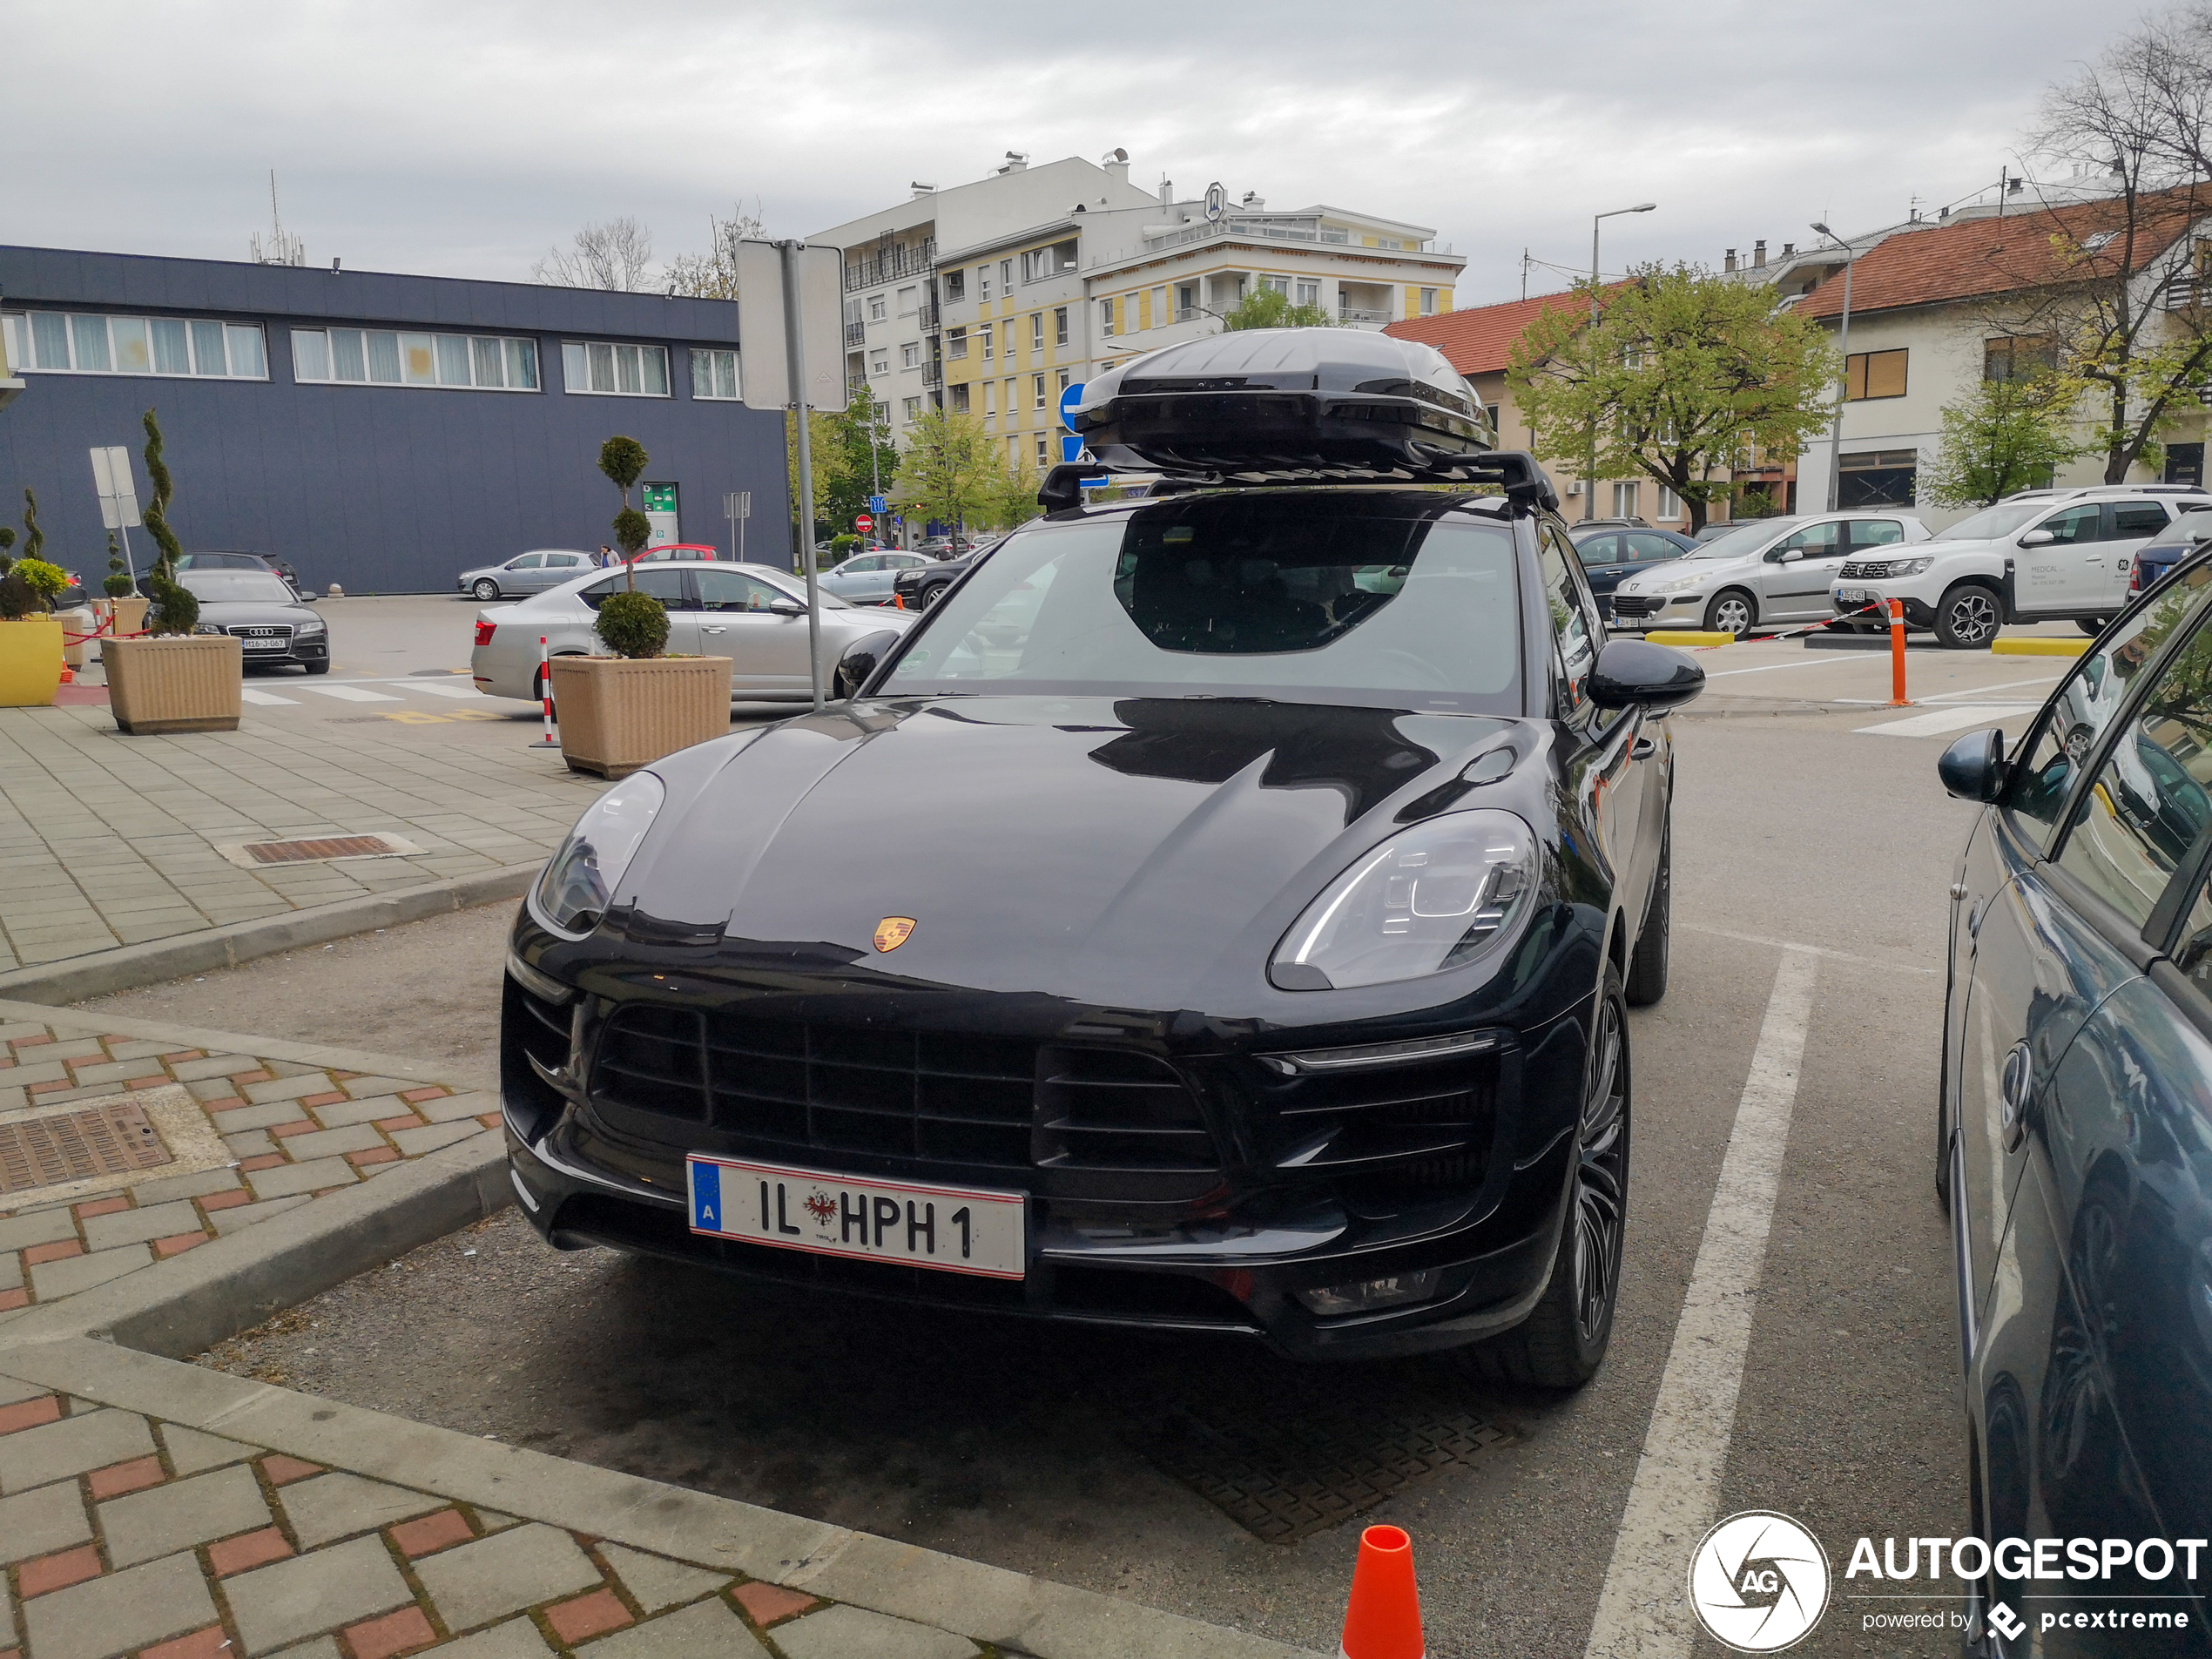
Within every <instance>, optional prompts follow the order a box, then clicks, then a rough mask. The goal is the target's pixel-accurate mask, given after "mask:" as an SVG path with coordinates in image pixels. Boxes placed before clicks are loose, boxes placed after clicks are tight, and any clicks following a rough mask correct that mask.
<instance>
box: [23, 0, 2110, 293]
mask: <svg viewBox="0 0 2212 1659" xmlns="http://www.w3.org/2000/svg"><path fill="white" fill-rule="evenodd" d="M7 15H8V17H9V27H8V30H7V44H6V48H5V55H4V62H5V67H6V81H7V87H8V91H7V94H6V96H5V98H0V241H7V242H15V243H28V244H33V245H37V246H59V247H82V248H102V249H115V250H120V251H125V252H132V253H170V254H189V255H199V256H203V257H212V258H218V259H242V258H244V257H245V256H246V239H247V236H248V235H249V233H252V232H253V231H254V230H256V229H261V228H265V227H266V224H267V219H268V202H267V189H268V185H267V173H268V169H270V168H271V167H273V168H275V169H276V170H277V174H278V180H279V184H280V189H281V192H282V199H283V207H284V217H285V222H286V225H287V228H289V229H293V230H296V231H298V232H299V233H301V234H302V235H303V236H304V237H305V239H306V241H307V255H308V258H309V260H311V261H313V262H315V263H318V264H320V263H322V262H325V261H327V260H329V259H330V258H331V257H332V256H333V255H334V254H335V255H341V256H342V257H343V258H344V260H345V261H346V263H347V266H351V267H354V268H359V269H370V270H394V271H416V272H428V273H441V274H449V275H460V276H476V277H493V278H509V279H524V278H527V277H528V276H529V272H530V268H531V266H532V264H533V263H534V262H535V260H536V259H537V257H538V256H539V255H540V254H541V253H543V252H544V250H545V249H546V247H547V246H549V245H550V244H551V243H553V242H555V241H556V240H561V239H565V238H566V236H567V235H568V234H569V233H570V232H571V231H573V230H574V229H575V228H576V227H577V226H578V225H580V224H582V223H583V222H584V221H586V220H590V219H604V218H607V217H610V216H612V215H615V214H617V213H624V212H629V213H634V214H636V215H637V216H638V217H639V218H640V219H644V221H645V222H646V223H647V224H648V225H649V226H651V230H652V233H653V236H654V239H655V245H656V251H657V252H658V253H659V254H661V255H662V256H663V257H666V256H668V255H671V254H674V253H681V252H685V251H686V250H688V249H691V248H695V247H698V246H702V245H703V244H704V243H705V238H706V219H707V215H708V214H709V212H715V211H721V212H727V211H728V208H729V206H730V204H731V202H732V200H733V199H738V198H743V199H745V200H746V201H747V202H748V203H751V202H752V201H753V200H754V199H758V200H759V204H760V206H761V208H762V210H763V212H764V215H765V219H766V220H767V222H768V225H769V227H770V230H771V232H772V233H775V234H791V233H806V232H809V231H813V230H816V229H819V228H820V227H821V226H825V225H829V224H833V223H836V222H838V221H839V220H840V219H846V218H847V217H850V216H852V215H853V214H857V213H860V212H867V211H868V210H870V209H873V208H876V207H880V206H887V205H888V204H890V203H892V202H894V201H896V200H898V199H900V198H902V197H903V196H904V195H905V194H906V187H907V182H908V180H910V179H928V180H932V181H934V182H936V183H939V184H952V183H957V182H960V181H963V180H966V179H974V178H978V177H981V176H982V175H983V174H984V173H985V172H988V170H989V169H990V168H991V167H992V166H994V165H996V163H997V161H998V159H999V158H1000V157H1001V155H1002V154H1003V152H1006V151H1008V150H1022V151H1027V152H1029V153H1030V155H1031V156H1032V158H1034V159H1036V160H1040V161H1042V160H1047V159H1051V158H1056V157H1059V156H1063V155H1083V156H1089V157H1091V158H1096V157H1097V156H1098V155H1099V154H1100V153H1101V152H1103V151H1105V150H1107V149H1109V148H1111V147H1113V146H1114V145H1121V146H1123V147H1124V148H1126V149H1127V150H1128V151H1129V152H1130V156H1131V158H1132V165H1131V168H1130V176H1131V178H1132V179H1133V180H1135V181H1136V182H1137V183H1140V184H1143V185H1148V186H1150V185H1157V183H1158V181H1159V179H1160V178H1161V176H1162V174H1163V173H1164V174H1166V175H1167V176H1168V177H1170V178H1171V179H1174V180H1175V182H1176V184H1177V186H1178V188H1179V189H1181V190H1183V191H1184V192H1196V191H1198V190H1203V189H1204V186H1205V185H1206V184H1207V183H1208V182H1209V181H1210V180H1212V179H1219V180H1221V181H1222V182H1223V183H1224V184H1225V185H1227V186H1228V187H1229V190H1230V192H1231V196H1232V197H1234V196H1238V195H1241V194H1242V193H1243V192H1245V191H1247V190H1257V191H1258V192H1261V194H1263V195H1264V196H1265V197H1266V198H1267V199H1268V200H1269V202H1270V203H1271V205H1273V206H1290V205H1297V204H1302V203H1305V202H1311V201H1316V200H1320V201H1329V202H1334V203H1338V204H1340V205H1343V206H1351V207H1360V208H1366V209H1370V210H1372V211H1376V212H1384V213H1387V214H1390V215H1392V216H1393V217H1397V218H1400V219H1410V220H1413V221H1415V222H1417V223H1421V224H1427V225H1433V226H1436V227H1437V230H1438V234H1439V236H1440V238H1441V239H1444V240H1447V241H1449V242H1451V243H1452V244H1453V246H1456V247H1457V248H1458V249H1459V250H1460V251H1461V252H1462V253H1468V254H1469V255H1470V256H1471V258H1470V262H1469V264H1468V266H1467V273H1466V275H1465V276H1464V278H1463V279H1462V280H1461V282H1460V292H1459V302H1460V304H1461V305H1468V304H1475V303H1480V302H1482V301H1485V300H1497V299H1505V298H1510V297H1513V296H1514V295H1515V294H1517V293H1519V292H1520V283H1521V264H1520V261H1521V250H1522V248H1523V247H1524V246H1527V247H1528V248H1529V249H1531V250H1532V251H1533V252H1534V254H1535V256H1536V257H1537V258H1539V259H1541V260H1552V261H1555V262H1559V263H1561V264H1565V265H1569V266H1572V265H1575V264H1576V263H1577V262H1579V261H1587V260H1588V249H1589V241H1588V238H1589V215H1590V214H1591V213H1592V212H1595V211H1597V210H1599V209H1602V208H1610V207H1615V206H1626V205H1628V204H1630V203H1633V202H1636V201H1639V200H1642V199H1656V201H1658V203H1659V204H1660V210H1659V211H1658V212H1654V213H1649V214H1645V215H1642V216H1641V217H1638V218H1634V219H1615V220H1612V221H1610V222H1609V225H1608V233H1607V243H1606V264H1607V266H1608V268H1617V266H1618V265H1619V264H1620V263H1622V262H1623V261H1626V260H1634V259H1652V258H1663V259H1675V258H1683V259H1692V260H1704V261H1707V262H1710V263H1715V264H1717V263H1718V261H1719V259H1720V254H1721V250H1722V249H1723V247H1724V246H1730V245H1734V246H1741V247H1744V248H1746V249H1748V248H1749V246H1750V243H1751V242H1752V241H1753V240H1754V239H1757V238H1758V237H1765V238H1766V239H1768V240H1769V242H1770V244H1772V245H1774V246H1777V247H1778V246H1779V245H1780V244H1781V243H1783V242H1784V241H1794V240H1806V239H1810V238H1809V233H1807V232H1806V229H1805V225H1806V221H1808V220H1809V219H1818V218H1821V217H1823V216H1824V215H1825V216H1828V217H1829V222H1831V223H1832V224H1834V225H1836V226H1838V228H1839V229H1841V228H1844V227H1846V226H1872V225H1876V224H1882V223H1887V222H1890V221H1892V220H1894V219H1901V218H1903V217H1904V216H1905V212H1906V210H1907V208H1908V206H1909V205H1910V204H1911V203H1912V200H1913V199H1914V198H1915V197H1916V196H1917V197H1918V198H1919V199H1920V200H1921V201H1922V202H1924V203H1927V204H1934V205H1939V204H1941V203H1944V202H1947V201H1951V200H1953V199H1957V198H1959V197H1961V196H1964V195H1966V193H1968V192H1971V191H1973V189H1975V188H1976V187H1977V186H1979V185H1982V184H1983V183H1985V182H1986V181H1993V180H1994V179H1995V177H1996V175H1997V172H1998V169H1999V167H2000V165H2006V164H2013V165H2017V160H2016V157H2017V146H2018V145H2019V143H2020V138H2019V134H2020V128H2021V125H2022V124H2023V122H2024V121H2025V119H2026V118H2027V116H2028V114H2029V113H2030V111H2032V109H2033V105H2034V102H2035V99H2036V97H2037V95H2038V94H2039V92H2040V90H2041V88H2042V86H2043V85H2044V84H2045V83H2047V81H2048V80H2049V79H2050V78H2053V77H2054V75H2058V74H2061V73H2064V72H2065V71H2067V68H2068V67H2069V65H2070V64H2073V63H2074V62H2076V61H2079V60H2081V59H2084V58H2087V57H2093V56H2094V54H2095V53H2096V52H2097V51H2099V50H2100V49H2101V46H2102V45H2103V44H2104V43H2105V41H2106V40H2107V37H2109V36H2110V35H2111V34H2113V33H2114V32H2115V31H2117V30H2119V29H2121V28H2124V27H2125V26H2126V25H2127V24H2128V21H2129V20H2130V17H2131V16H2132V14H2130V13H2127V12H2123V11H2120V10H2114V11H2110V12H2107V11H2105V10H2103V9H2102V8H2096V7H2087V6H2082V5H2080V4H2079V3H2077V0H2001V3H2000V0H1935V3H1929V0H1858V3H1855V4H1851V5H1842V6H1839V5H1837V4H1834V3H1831V0H1822V3H1807V0H1704V3H1702V4H1699V5H1696V6H1694V7H1692V6H1688V5H1683V4H1679V3H1676V4H1650V3H1646V4H1631V3H1624V0H1569V3H1541V0H1521V3H1514V4H1508V3H1500V0H1463V3H1436V0H1428V3H1415V4H1413V5H1397V6H1390V5H1372V4H1366V5H1363V4H1345V3H1343V0H1326V3H1322V0H1274V3H1270V4H1266V5H1261V6H1252V5H1233V6H1220V5H1217V6H1203V5H1194V4H1191V3H1189V0H1174V3H1154V0H1123V3H1119V4H1113V5H1108V6H1076V5H1060V6H1050V5H1045V6H1020V7H1007V6H1003V5H989V6H985V5H976V4H973V3H969V0H932V3H927V4H922V5H915V4H913V3H897V4H890V3H861V0H812V3H804V4H798V5H793V4H789V3H786V4H781V5H766V4H759V3H752V0H714V3H709V0H626V3H621V4H615V5H610V4H607V3H604V0H592V3H584V0H532V3H528V4H524V3H519V0H436V3H432V0H373V3H371V0H289V3H282V4H278V3H246V0H15V3H14V4H12V5H10V6H9V7H8V8H7ZM1559 286H1563V279H1560V278H1557V277H1554V276H1551V275H1549V274H1548V273H1544V272H1541V271H1540V272H1538V273H1535V275H1534V279H1533V282H1532V287H1531V291H1532V292H1539V291H1541V290H1543V289H1545V288H1547V287H1559Z"/></svg>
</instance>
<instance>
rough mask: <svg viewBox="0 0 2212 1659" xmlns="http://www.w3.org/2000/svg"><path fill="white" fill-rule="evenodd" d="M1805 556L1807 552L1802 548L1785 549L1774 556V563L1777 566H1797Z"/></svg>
mask: <svg viewBox="0 0 2212 1659" xmlns="http://www.w3.org/2000/svg"><path fill="white" fill-rule="evenodd" d="M1804 556H1805V550H1804V549H1803V548H1801V547H1785V548H1784V549H1783V550H1781V551H1780V552H1779V553H1777V554H1776V555H1775V556H1774V562H1775V563H1777V564H1795V563H1797V561H1798V560H1799V559H1801V558H1803V557H1804Z"/></svg>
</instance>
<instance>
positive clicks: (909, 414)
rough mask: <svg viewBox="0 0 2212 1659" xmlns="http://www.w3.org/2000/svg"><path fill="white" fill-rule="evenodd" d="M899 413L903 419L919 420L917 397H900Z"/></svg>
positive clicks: (919, 407) (919, 410)
mask: <svg viewBox="0 0 2212 1659" xmlns="http://www.w3.org/2000/svg"><path fill="white" fill-rule="evenodd" d="M899 414H900V418H901V419H903V420H907V421H919V420H920V419H921V399H920V398H918V397H909V398H904V399H901V400H900V404H899Z"/></svg>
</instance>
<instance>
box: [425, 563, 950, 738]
mask: <svg viewBox="0 0 2212 1659" xmlns="http://www.w3.org/2000/svg"><path fill="white" fill-rule="evenodd" d="M625 580H626V577H625V573H624V571H623V570H622V569H621V568H620V567H619V566H617V568H615V569H614V570H593V571H591V572H590V574H589V575H587V576H584V577H577V578H576V579H574V580H571V581H570V582H566V583H563V584H562V585H561V586H559V587H557V588H555V589H553V590H550V592H546V593H541V594H536V595H535V596H533V597H530V598H528V599H523V600H520V601H518V602H517V603H516V604H510V605H488V606H486V607H485V608H484V609H483V610H479V611H478V612H477V613H476V644H475V651H473V652H472V653H471V655H470V657H469V671H470V672H471V673H472V674H473V675H474V676H475V681H476V689H477V690H478V691H482V692H484V693H485V694H486V695H488V696H491V697H515V698H529V699H531V700H532V701H536V700H537V699H538V698H541V697H543V694H544V693H543V686H542V684H541V682H540V678H539V674H540V669H539V662H540V655H539V645H538V642H539V640H540V639H541V638H542V639H543V641H544V642H545V644H544V653H545V655H547V656H552V657H590V656H595V655H601V654H604V652H605V651H606V646H605V645H604V644H603V643H602V642H601V640H600V638H599V636H598V634H597V632H596V631H595V627H596V623H597V615H598V610H599V603H600V601H601V600H603V599H604V598H605V597H607V595H609V594H610V593H615V592H618V591H619V590H621V589H622V588H623V586H624V583H625ZM637 590H638V591H639V592H641V593H650V594H651V595H652V596H653V597H655V598H657V599H658V600H659V601H660V602H661V603H662V604H664V605H666V606H667V607H668V651H669V654H670V655H671V656H685V657H727V658H730V659H731V660H732V669H731V675H730V700H731V701H732V702H733V703H759V702H779V701H783V700H785V699H792V700H801V699H805V698H811V697H812V696H813V678H812V676H811V675H810V674H809V672H808V669H807V661H806V582H805V581H804V580H803V579H802V578H800V577H795V576H793V575H792V574H791V572H790V571H788V570H776V569H774V568H772V566H769V565H765V564H738V563H732V562H730V561H728V560H720V561H716V562H712V563H710V562H708V561H706V560H703V559H700V560H688V559H687V560H685V561H682V562H680V563H679V562H677V561H674V560H670V561H666V562H664V563H654V564H640V565H638V566H637ZM915 620H916V618H915V617H914V616H913V615H911V614H909V613H908V612H906V611H902V610H876V609H874V608H873V606H870V607H866V608H863V607H861V606H857V605H853V604H847V603H846V601H844V600H842V599H840V598H839V597H837V596H836V595H835V594H833V593H828V592H825V593H824V594H823V595H822V674H823V679H824V681H825V683H826V682H827V680H828V678H829V676H830V674H831V671H833V669H834V668H835V666H836V664H837V659H838V658H839V657H840V656H841V655H842V654H843V653H844V651H845V648H846V646H847V645H849V644H852V643H853V641H854V640H856V639H859V638H860V637H862V636H863V635H867V634H873V633H880V632H882V631H885V630H886V629H888V630H891V631H894V632H904V631H906V630H907V629H908V628H910V627H912V626H913V625H914V622H915Z"/></svg>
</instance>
